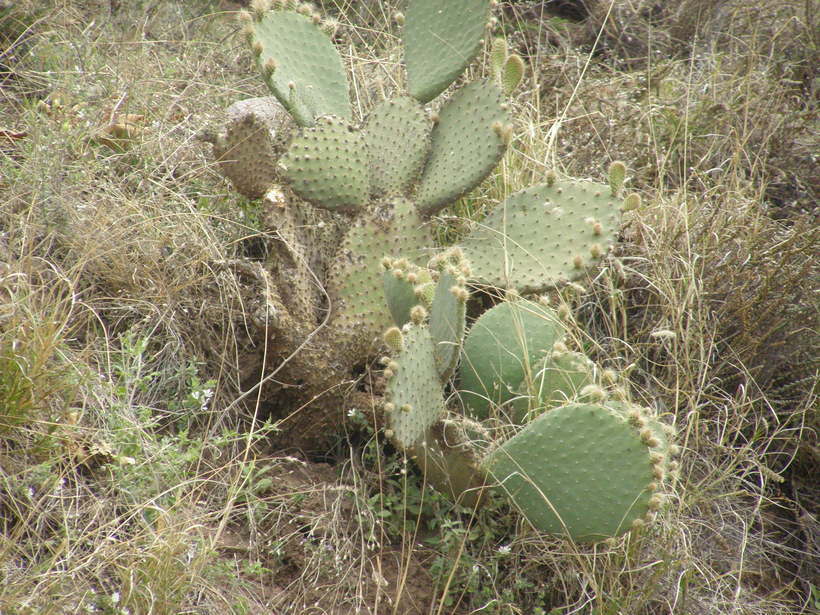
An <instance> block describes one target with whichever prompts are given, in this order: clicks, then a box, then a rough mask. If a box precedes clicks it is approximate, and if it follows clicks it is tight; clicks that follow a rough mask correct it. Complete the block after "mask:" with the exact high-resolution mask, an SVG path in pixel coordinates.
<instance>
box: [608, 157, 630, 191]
mask: <svg viewBox="0 0 820 615" xmlns="http://www.w3.org/2000/svg"><path fill="white" fill-rule="evenodd" d="M625 179H626V165H625V164H624V163H623V162H621V161H620V160H616V161H615V162H613V163H612V164H610V165H609V189H610V190H611V191H612V196H613V197H616V196H618V193H619V192H620V191H621V188H623V185H624V180H625Z"/></svg>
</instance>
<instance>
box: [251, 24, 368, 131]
mask: <svg viewBox="0 0 820 615" xmlns="http://www.w3.org/2000/svg"><path fill="white" fill-rule="evenodd" d="M250 38H251V46H252V48H254V50H255V52H258V53H259V55H258V57H257V62H258V64H259V66H260V68H262V74H263V76H264V77H265V81H266V82H267V84H268V87H269V88H270V90H271V92H273V94H274V95H275V96H276V98H278V99H279V102H281V103H282V105H283V106H284V107H285V109H287V110H288V111H289V112H290V114H291V115H292V116H293V119H295V120H296V122H297V123H298V124H300V125H302V126H310V125H312V124H313V122H314V121H315V119H316V118H317V117H319V116H322V115H335V116H337V117H340V118H343V119H346V120H350V119H351V118H352V113H351V108H350V97H349V94H348V86H347V77H346V75H345V70H344V67H343V66H342V60H341V57H340V56H339V52H338V51H337V50H336V48H335V47H334V46H333V43H332V42H331V40H330V39H329V38H328V36H327V35H326V34H325V33H324V32H322V29H321V27H320V25H319V24H317V23H315V22H314V20H313V19H311V17H309V16H305V15H300V14H298V13H295V12H293V11H287V10H282V11H280V10H271V11H267V12H266V13H264V15H261V19H253V20H252V21H251V23H250ZM266 66H267V67H269V68H270V67H273V70H272V71H270V70H266V69H265V67H266Z"/></svg>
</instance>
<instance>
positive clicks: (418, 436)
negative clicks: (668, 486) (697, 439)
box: [383, 297, 674, 542]
mask: <svg viewBox="0 0 820 615" xmlns="http://www.w3.org/2000/svg"><path fill="white" fill-rule="evenodd" d="M527 309H530V310H532V311H531V312H527V311H525V310H527ZM524 314H528V316H523V317H522V315H524ZM426 316H427V314H426V312H423V313H422V314H420V315H418V316H417V317H416V318H414V319H412V320H411V322H410V323H408V324H406V325H405V328H404V331H405V336H406V338H408V340H409V343H407V344H404V345H403V346H402V348H401V350H400V351H398V352H397V353H395V354H394V356H395V359H391V358H389V357H388V358H385V360H384V361H383V362H384V363H385V364H386V365H387V366H388V367H387V369H386V370H385V372H386V373H387V378H388V381H389V384H388V395H389V397H390V400H391V401H390V402H389V403H388V408H387V413H388V416H389V419H390V428H389V429H388V431H387V433H388V436H389V437H390V438H391V440H392V441H393V443H394V444H395V445H396V446H397V447H398V448H400V449H402V450H404V451H405V452H406V453H407V454H408V455H409V456H411V457H412V458H414V459H416V460H417V462H418V463H419V465H420V466H421V467H422V468H423V469H424V471H425V473H426V475H427V477H428V480H429V481H430V482H431V483H432V484H434V485H436V486H437V487H439V488H442V489H443V490H444V491H445V492H449V493H450V494H451V495H453V497H454V498H456V499H457V500H460V501H461V502H462V503H468V504H472V505H475V504H476V503H477V501H478V499H479V498H480V497H481V493H482V490H483V488H484V486H485V485H490V489H491V490H492V491H494V492H496V493H498V494H500V495H501V496H503V497H506V498H508V499H509V500H510V501H511V502H512V503H513V504H514V505H515V507H516V508H518V509H519V510H520V511H521V513H522V514H523V515H524V516H525V517H526V518H527V519H528V520H529V521H530V522H531V523H532V525H533V526H534V527H535V528H537V529H538V530H540V531H543V532H547V533H552V534H556V535H561V536H566V537H569V538H570V539H572V540H574V541H579V542H595V541H598V540H603V539H606V538H609V537H613V536H618V535H620V534H623V533H624V532H626V531H628V530H631V529H635V528H639V527H641V526H642V525H643V524H644V523H645V521H646V520H647V519H651V518H652V515H653V514H654V513H655V512H656V511H657V510H658V508H659V506H660V504H661V502H662V497H663V496H662V488H663V485H664V480H665V479H666V478H667V476H668V471H669V468H670V467H671V463H672V462H671V461H670V456H671V455H672V454H673V452H674V450H673V448H672V446H670V444H669V441H668V434H667V432H666V430H665V429H664V428H663V426H662V425H661V423H660V422H659V421H658V420H657V419H655V418H654V417H652V416H651V414H650V412H649V411H648V410H647V409H643V408H640V407H638V406H635V405H632V404H628V403H625V402H622V401H617V400H613V399H609V395H608V394H607V393H606V392H605V391H604V390H603V389H602V388H601V387H600V386H598V385H597V384H595V383H594V374H595V369H594V366H593V364H592V362H591V361H590V360H589V359H588V358H587V357H585V356H584V355H582V354H581V353H577V352H570V351H568V350H567V349H566V347H565V345H564V343H563V341H560V340H559V341H557V342H556V341H554V340H555V338H556V336H559V335H563V327H561V326H557V327H554V326H553V323H554V320H553V319H554V315H552V314H551V313H550V312H549V311H548V310H547V309H546V308H544V306H540V305H538V304H533V303H532V302H526V303H525V302H523V301H522V300H521V299H520V298H518V297H514V298H513V300H512V301H507V302H503V303H500V304H499V305H496V306H495V307H494V308H492V309H491V310H490V311H489V312H487V313H485V314H484V315H483V316H482V317H481V318H480V319H478V320H477V321H476V322H475V323H474V324H473V327H472V328H471V330H470V331H469V333H468V334H467V335H466V340H465V341H464V345H463V353H462V357H461V361H462V366H463V365H464V364H465V363H466V364H468V365H470V367H469V369H466V370H462V372H461V381H460V384H461V386H462V388H463V386H464V384H465V380H466V381H467V382H468V384H469V383H473V382H474V381H477V382H478V385H479V386H480V387H482V390H484V391H490V394H489V395H487V396H480V398H481V402H482V403H481V405H480V407H482V408H483V407H484V404H487V405H489V406H490V407H495V406H498V405H500V404H503V403H505V402H506V401H509V400H508V399H507V397H509V396H510V395H512V394H513V387H507V386H506V385H505V386H502V387H497V386H494V385H498V384H499V383H501V384H503V383H504V381H505V380H507V379H510V378H520V379H521V380H520V382H519V384H518V387H515V389H517V390H518V391H519V392H521V394H520V395H519V396H518V397H517V398H514V402H516V401H517V402H521V401H522V400H524V402H525V403H524V406H523V408H524V410H526V409H527V408H528V407H532V406H540V409H541V411H542V412H541V414H540V415H538V416H537V417H536V418H533V419H532V420H531V421H529V422H526V420H525V414H526V413H525V412H520V411H519V412H518V414H517V415H516V414H515V413H514V412H512V413H510V414H511V415H512V416H513V417H515V418H514V419H513V420H514V421H518V422H524V423H525V424H524V425H523V427H522V428H521V429H520V430H519V431H518V433H517V434H516V435H515V436H513V437H512V438H509V439H507V440H501V441H498V442H496V443H495V445H494V447H493V448H492V449H491V450H490V452H488V453H483V452H482V451H481V450H480V449H479V448H478V447H475V446H472V445H471V443H470V442H469V440H468V439H466V438H464V437H459V435H458V432H457V430H456V429H454V428H453V427H454V425H457V424H458V423H459V416H458V415H457V414H452V413H451V416H450V417H449V419H448V420H447V421H445V420H443V417H445V414H446V410H445V407H444V404H443V402H442V400H443V390H444V385H445V381H444V380H443V379H442V378H441V377H440V376H438V377H436V369H435V367H436V361H435V357H434V354H433V351H432V338H431V336H430V330H431V328H432V327H433V321H434V316H433V315H432V314H430V316H429V322H428V321H427V319H426ZM513 326H514V327H515V328H516V329H517V332H516V333H515V334H513V335H511V334H510V329H511V328H512V327H513ZM539 355H540V356H542V359H541V360H540V361H538V362H537V363H535V364H534V365H533V366H530V367H528V366H527V361H528V359H529V358H531V357H532V356H539ZM471 356H472V358H470V357H471ZM476 358H483V359H487V360H486V361H485V362H484V365H483V366H478V365H475V363H478V361H477V360H476ZM422 363H427V366H426V367H424V366H423V365H421V364H422ZM535 370H537V371H536V372H535V375H534V376H530V375H529V374H530V373H531V372H533V371H535ZM421 374H423V376H421ZM465 375H466V376H467V377H466V378H465ZM527 382H529V387H528V386H527V384H526V383H527ZM533 389H534V390H535V393H534V394H528V391H529V390H533ZM522 391H523V392H522ZM499 392H502V394H501V395H498V393H499ZM422 396H426V397H427V398H428V401H427V403H426V405H425V404H424V402H422ZM471 396H474V391H470V390H466V391H465V390H462V392H461V400H462V401H463V402H466V403H469V401H468V400H470V397H471ZM575 400H580V401H575ZM513 408H516V409H519V410H520V408H518V407H517V406H516V405H515V403H513ZM488 414H489V413H488ZM494 416H495V417H496V418H495V420H496V421H498V420H501V421H502V422H504V423H506V424H507V425H508V426H509V425H512V423H510V422H509V419H508V417H507V415H505V414H503V413H496V414H495V415H494ZM446 427H449V437H441V436H440V435H439V432H442V431H443V430H444V429H445V428H446Z"/></svg>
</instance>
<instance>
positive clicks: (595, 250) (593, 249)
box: [589, 243, 604, 258]
mask: <svg viewBox="0 0 820 615" xmlns="http://www.w3.org/2000/svg"><path fill="white" fill-rule="evenodd" d="M603 253H604V251H603V248H601V245H600V244H597V243H593V244H592V245H591V246H590V247H589V254H590V256H592V258H601V255H602V254H603Z"/></svg>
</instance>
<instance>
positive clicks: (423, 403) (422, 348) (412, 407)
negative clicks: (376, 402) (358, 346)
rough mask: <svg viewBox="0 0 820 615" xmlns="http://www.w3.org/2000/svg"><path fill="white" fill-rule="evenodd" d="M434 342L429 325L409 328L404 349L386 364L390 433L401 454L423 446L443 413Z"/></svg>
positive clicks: (407, 327) (405, 331) (403, 345)
mask: <svg viewBox="0 0 820 615" xmlns="http://www.w3.org/2000/svg"><path fill="white" fill-rule="evenodd" d="M433 353H434V349H433V340H432V338H431V337H430V329H429V328H428V327H427V326H426V325H413V324H411V325H407V326H406V327H405V328H404V331H403V343H402V349H401V350H400V351H399V352H397V353H396V354H395V357H394V359H393V360H392V361H389V362H388V363H387V369H386V370H385V371H386V372H387V400H388V404H387V407H386V408H385V414H386V417H387V424H388V429H389V430H390V431H389V432H388V433H389V435H390V437H391V440H392V441H393V443H394V444H395V445H396V446H398V447H399V448H400V449H402V450H408V449H409V448H410V447H412V446H414V445H420V444H421V440H423V439H424V436H425V434H427V432H428V430H429V429H430V428H431V427H432V426H433V425H434V424H435V423H436V422H437V421H438V420H439V418H440V417H441V416H442V414H443V413H444V396H443V392H442V387H441V381H440V380H439V376H438V372H437V371H436V368H435V359H434V357H433Z"/></svg>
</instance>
